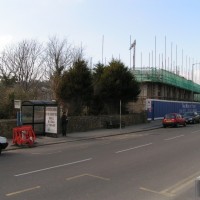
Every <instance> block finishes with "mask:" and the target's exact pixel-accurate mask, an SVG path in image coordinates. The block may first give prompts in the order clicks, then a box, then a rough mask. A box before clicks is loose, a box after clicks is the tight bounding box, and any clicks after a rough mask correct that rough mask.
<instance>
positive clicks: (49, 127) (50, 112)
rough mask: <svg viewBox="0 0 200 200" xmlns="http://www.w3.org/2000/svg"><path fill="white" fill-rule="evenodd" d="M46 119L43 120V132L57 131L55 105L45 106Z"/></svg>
mask: <svg viewBox="0 0 200 200" xmlns="http://www.w3.org/2000/svg"><path fill="white" fill-rule="evenodd" d="M45 116H46V121H45V132H46V133H57V122H58V121H57V116H58V110H57V107H46V113H45Z"/></svg>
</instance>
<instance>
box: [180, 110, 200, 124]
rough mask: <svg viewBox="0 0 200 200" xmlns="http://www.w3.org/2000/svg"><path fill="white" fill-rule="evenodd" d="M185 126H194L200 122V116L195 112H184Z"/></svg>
mask: <svg viewBox="0 0 200 200" xmlns="http://www.w3.org/2000/svg"><path fill="white" fill-rule="evenodd" d="M183 117H184V118H185V120H186V123H187V124H195V123H199V122H200V115H199V114H198V113H197V112H186V113H184V114H183Z"/></svg>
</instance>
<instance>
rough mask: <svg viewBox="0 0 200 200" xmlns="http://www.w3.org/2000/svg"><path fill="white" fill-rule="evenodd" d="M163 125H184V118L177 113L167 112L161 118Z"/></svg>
mask: <svg viewBox="0 0 200 200" xmlns="http://www.w3.org/2000/svg"><path fill="white" fill-rule="evenodd" d="M162 124H163V127H164V128H166V127H167V126H173V127H178V126H179V125H182V126H186V120H185V118H183V117H182V115H181V114H179V113H168V114H166V115H165V116H164V118H163V120H162Z"/></svg>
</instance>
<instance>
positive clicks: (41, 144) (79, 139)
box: [3, 126, 162, 151]
mask: <svg viewBox="0 0 200 200" xmlns="http://www.w3.org/2000/svg"><path fill="white" fill-rule="evenodd" d="M160 128H162V126H156V127H151V128H144V129H141V130H136V131H129V132H124V133H117V134H109V135H102V136H93V137H85V138H77V139H76V138H75V139H72V140H65V139H63V140H60V141H52V142H47V143H38V142H35V144H34V146H33V147H28V146H26V145H21V146H16V145H12V146H14V147H13V148H7V149H4V150H3V151H14V150H18V149H23V148H35V147H39V146H49V145H55V144H62V143H67V142H77V141H84V140H94V139H100V138H107V137H113V136H120V135H126V134H132V133H139V132H143V131H145V132H146V131H151V130H155V129H160Z"/></svg>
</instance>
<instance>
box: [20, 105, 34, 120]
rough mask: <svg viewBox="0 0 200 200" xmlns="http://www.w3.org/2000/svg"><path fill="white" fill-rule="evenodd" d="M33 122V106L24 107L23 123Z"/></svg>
mask: <svg viewBox="0 0 200 200" xmlns="http://www.w3.org/2000/svg"><path fill="white" fill-rule="evenodd" d="M32 122H33V106H22V123H32Z"/></svg>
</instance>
